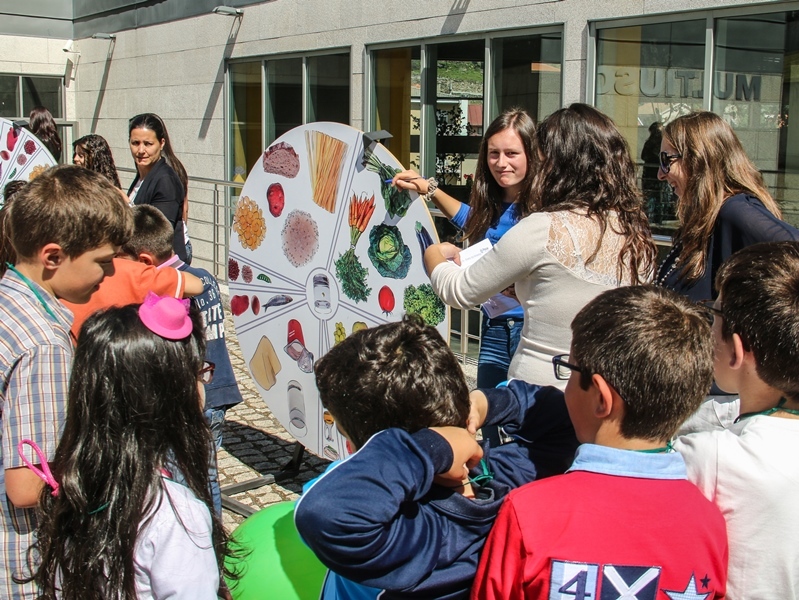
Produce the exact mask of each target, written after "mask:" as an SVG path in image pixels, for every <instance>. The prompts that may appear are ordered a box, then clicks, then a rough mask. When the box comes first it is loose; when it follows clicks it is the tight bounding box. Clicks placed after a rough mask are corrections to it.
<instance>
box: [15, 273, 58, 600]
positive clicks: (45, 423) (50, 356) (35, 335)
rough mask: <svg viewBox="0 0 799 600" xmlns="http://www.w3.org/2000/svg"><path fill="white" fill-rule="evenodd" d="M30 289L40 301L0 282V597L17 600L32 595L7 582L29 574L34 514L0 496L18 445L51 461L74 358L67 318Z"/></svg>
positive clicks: (19, 283)
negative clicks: (25, 444)
mask: <svg viewBox="0 0 799 600" xmlns="http://www.w3.org/2000/svg"><path fill="white" fill-rule="evenodd" d="M30 285H31V286H34V287H35V288H36V289H37V291H38V293H39V295H40V296H41V298H42V300H41V301H40V300H39V298H37V297H36V294H35V293H34V292H33V291H32V290H31V288H29V287H28V285H27V284H26V282H25V281H23V280H22V279H21V278H20V277H19V275H17V274H16V273H14V272H13V271H10V270H9V271H8V272H7V273H6V274H5V276H4V277H3V279H2V280H0V441H1V442H2V443H0V459H2V469H0V499H2V501H0V597H2V598H9V599H15V600H16V599H28V598H35V597H36V595H37V593H36V586H34V585H33V584H25V585H19V584H16V583H14V582H13V580H12V578H11V577H12V575H20V574H25V575H29V573H28V569H27V568H26V567H25V565H26V559H27V556H26V555H27V549H28V546H30V544H31V542H32V541H33V531H34V529H35V527H36V522H35V519H34V509H32V508H17V507H15V506H14V505H13V504H11V502H10V501H9V500H8V498H7V497H6V486H5V470H6V469H13V468H16V467H23V466H24V463H23V462H22V459H21V458H20V456H19V453H18V452H17V444H18V443H19V441H20V440H23V439H30V440H33V441H34V442H36V443H37V444H38V445H39V447H40V448H41V449H42V450H43V451H44V452H45V454H46V455H47V456H48V457H52V456H53V455H54V454H55V449H56V446H57V445H58V441H59V438H60V436H61V430H62V427H63V425H64V420H65V418H66V406H67V390H68V385H69V372H70V368H71V365H72V352H73V348H72V342H71V340H70V337H69V328H70V325H71V323H72V313H71V312H70V311H69V310H67V309H66V308H64V306H62V305H61V304H60V303H59V302H58V301H57V300H56V299H55V298H54V297H53V296H51V295H50V294H49V293H47V292H46V291H45V290H44V289H42V288H41V287H40V286H38V285H37V284H35V283H33V282H31V283H30ZM42 301H43V302H46V303H47V305H48V306H49V308H50V311H52V313H53V315H55V318H53V316H52V315H50V314H48V312H47V311H46V310H45V308H44V306H43V305H42ZM26 452H27V454H26V456H27V457H28V460H30V461H31V462H32V463H34V464H35V463H38V462H39V460H38V459H37V458H36V456H35V455H34V453H33V452H32V451H31V450H30V448H26Z"/></svg>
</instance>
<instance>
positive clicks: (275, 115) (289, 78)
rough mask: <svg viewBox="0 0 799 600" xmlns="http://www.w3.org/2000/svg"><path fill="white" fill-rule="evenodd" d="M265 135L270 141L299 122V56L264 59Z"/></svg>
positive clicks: (300, 110)
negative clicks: (265, 61)
mask: <svg viewBox="0 0 799 600" xmlns="http://www.w3.org/2000/svg"><path fill="white" fill-rule="evenodd" d="M266 107H267V111H266V138H267V143H272V142H273V141H274V140H276V139H277V138H279V137H280V136H281V135H283V134H284V133H286V132H287V131H290V130H292V129H294V128H295V127H297V126H298V125H302V123H303V119H302V59H301V58H287V59H283V60H270V61H267V63H266Z"/></svg>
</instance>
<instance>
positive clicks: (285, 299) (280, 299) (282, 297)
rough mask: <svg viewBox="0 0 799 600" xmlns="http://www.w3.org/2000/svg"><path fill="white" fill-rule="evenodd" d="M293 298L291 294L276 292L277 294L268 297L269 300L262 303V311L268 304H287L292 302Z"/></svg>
mask: <svg viewBox="0 0 799 600" xmlns="http://www.w3.org/2000/svg"><path fill="white" fill-rule="evenodd" d="M293 301H294V298H292V297H291V296H287V295H286V294H278V295H277V296H272V297H271V298H269V301H268V302H267V303H266V304H264V305H263V309H264V312H266V309H267V308H269V307H270V306H283V305H284V304H288V303H289V302H293Z"/></svg>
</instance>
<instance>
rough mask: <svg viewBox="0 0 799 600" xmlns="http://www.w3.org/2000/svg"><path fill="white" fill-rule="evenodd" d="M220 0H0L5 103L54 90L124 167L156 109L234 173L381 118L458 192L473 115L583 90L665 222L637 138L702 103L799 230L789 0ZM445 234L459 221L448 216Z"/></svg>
mask: <svg viewBox="0 0 799 600" xmlns="http://www.w3.org/2000/svg"><path fill="white" fill-rule="evenodd" d="M227 4H228V5H229V7H230V8H231V10H228V11H225V10H224V8H223V9H222V11H221V12H213V10H214V9H215V7H216V6H217V2H216V1H210V2H207V1H204V0H198V1H195V2H191V3H189V2H179V1H178V0H163V1H161V2H152V1H143V2H140V1H133V0H73V1H63V2H54V1H47V0H29V1H28V2H25V3H24V6H22V5H23V3H20V2H18V1H14V0H0V17H2V18H0V116H4V117H9V118H19V117H25V116H27V112H28V111H29V110H30V108H32V106H33V105H34V104H37V103H40V104H45V105H47V106H48V107H49V108H50V109H51V110H52V111H53V112H54V114H55V115H56V116H57V117H58V119H59V122H60V123H61V124H62V132H63V133H64V136H65V137H66V138H67V139H66V142H67V144H68V143H69V142H70V141H71V140H72V139H74V138H76V137H77V136H79V135H83V134H86V133H90V132H93V133H99V134H100V135H103V136H104V137H106V138H107V139H108V140H109V142H110V144H111V146H112V148H113V150H114V153H115V157H116V161H117V164H118V165H120V166H132V161H130V159H128V156H129V154H128V149H127V143H126V140H127V123H128V119H129V118H130V117H131V116H133V115H135V114H138V113H141V112H156V113H158V114H159V115H161V116H162V117H163V118H164V120H165V122H166V123H167V125H168V128H169V132H170V136H171V138H172V141H173V145H174V146H175V149H176V152H177V154H178V156H179V157H180V158H181V160H182V161H183V162H184V164H185V165H186V167H187V170H188V172H189V175H190V176H193V177H195V178H197V177H206V178H213V179H219V180H232V181H239V182H241V181H243V180H244V178H246V174H247V173H248V172H249V170H250V169H251V168H252V167H253V165H254V164H255V162H256V161H257V160H258V158H259V157H260V154H261V152H262V151H263V148H264V147H266V146H267V145H268V144H270V143H271V142H273V141H274V140H275V139H277V138H278V137H279V136H280V135H281V134H282V133H284V132H285V131H288V130H289V129H291V128H293V127H295V126H297V125H300V124H302V123H306V122H311V121H320V120H327V121H337V122H342V123H347V124H350V125H352V126H353V127H356V128H360V129H363V130H367V131H368V130H377V129H385V130H388V131H389V132H390V133H391V134H392V135H393V138H392V139H390V140H388V141H387V142H386V145H387V146H388V147H389V149H390V150H391V151H392V152H393V153H394V154H395V156H397V158H398V159H399V160H400V162H401V163H402V164H406V165H409V166H413V167H414V168H416V169H418V170H419V171H420V172H422V173H424V174H426V175H427V174H432V173H436V174H437V175H438V177H439V179H441V180H442V182H443V183H442V185H446V186H447V189H448V191H451V192H452V193H453V195H456V196H457V195H461V197H464V198H465V197H467V195H468V190H469V187H470V184H471V181H470V179H471V176H472V174H473V173H474V161H475V158H476V152H477V148H478V144H479V140H480V134H481V131H482V127H483V124H484V123H488V122H490V121H491V119H492V118H494V117H495V116H496V115H497V114H499V113H500V112H501V111H502V110H504V109H505V108H508V107H511V106H522V107H524V108H526V109H527V110H528V111H529V112H530V113H531V114H532V115H534V116H535V117H536V118H537V119H541V118H543V117H544V116H546V115H547V114H549V113H551V112H552V111H553V110H555V109H557V108H559V107H561V106H565V105H568V104H570V103H572V102H587V103H589V104H592V105H595V106H597V107H598V108H600V109H601V110H603V111H604V112H606V113H607V114H608V115H610V116H611V117H612V118H613V119H614V120H615V121H616V123H617V124H618V125H619V126H620V127H621V129H622V131H623V132H624V134H625V136H626V138H627V140H628V142H629V143H630V147H631V150H632V152H633V155H634V156H635V157H636V158H638V159H639V162H640V164H641V167H642V169H641V173H642V187H643V188H644V190H645V195H646V197H647V203H648V209H649V212H650V218H651V220H652V222H653V225H654V227H655V230H656V232H658V233H661V234H664V235H668V233H669V232H670V231H671V230H672V229H673V227H674V224H675V220H674V219H675V218H674V206H673V199H672V198H671V194H670V190H668V189H664V188H663V186H661V185H659V184H658V183H657V182H656V181H652V180H651V175H650V176H649V179H647V175H646V169H645V168H644V165H645V163H646V162H647V161H646V160H645V157H642V151H643V149H644V144H645V142H646V140H647V138H648V137H649V135H650V128H651V127H652V126H653V124H654V123H657V122H660V123H665V122H668V121H669V120H670V119H673V118H675V117H676V116H678V115H680V114H684V113H686V112H688V111H690V110H694V109H706V110H712V111H714V112H716V113H718V114H720V115H722V116H723V117H724V118H725V119H726V120H728V122H729V123H730V124H731V125H732V126H733V127H734V128H735V130H736V132H737V133H738V135H739V137H740V138H741V140H742V141H743V143H744V146H745V148H746V150H747V152H748V153H749V155H750V156H751V157H752V158H753V159H754V161H755V163H756V164H757V166H758V167H759V168H760V169H761V170H762V171H763V173H764V175H765V178H766V181H767V183H768V185H769V186H770V188H771V190H772V192H773V194H774V196H775V197H776V198H777V199H778V200H780V202H782V204H783V208H784V210H785V215H786V219H787V220H789V221H791V222H792V223H794V224H799V143H797V142H799V140H798V139H797V138H799V123H797V124H796V125H794V126H792V123H791V120H790V118H789V117H790V104H791V100H792V97H793V95H794V94H797V95H799V2H778V1H769V2H752V1H747V0H673V1H671V2H668V3H663V2H656V1H654V0H624V1H618V0H483V1H477V0H450V1H449V2H422V1H419V0H403V1H397V0H382V1H381V2H372V3H369V2H365V1H363V0H355V1H352V0H350V1H343V0H305V1H303V2H298V1H296V0H271V1H268V2H227ZM226 12H227V13H231V14H225V13H226ZM108 34H113V36H114V37H111V36H110V35H108ZM70 39H71V40H73V42H72V44H71V45H69V44H68V41H69V40H70ZM65 155H68V152H65ZM650 160H651V159H650ZM210 193H211V192H210V191H208V190H205V191H203V190H197V191H195V192H193V196H192V195H191V194H190V197H192V200H194V197H197V198H199V201H198V207H199V208H198V209H197V211H198V212H197V213H196V214H194V215H193V218H197V219H198V224H197V225H193V226H194V227H195V231H197V232H198V233H199V234H200V235H199V236H198V237H199V248H198V247H197V244H196V245H195V248H196V250H197V252H198V255H199V256H201V257H202V256H209V257H210V256H213V255H214V251H213V249H212V248H211V245H212V243H213V241H214V240H216V239H218V238H219V236H211V235H210V234H205V233H203V229H202V228H203V227H206V226H209V225H208V224H209V223H213V222H215V221H217V220H218V215H217V214H213V213H214V211H215V209H214V207H213V203H212V202H207V203H204V201H203V197H204V196H207V195H208V194H210ZM230 193H232V195H233V197H234V198H235V190H233V191H232V192H230ZM193 210H194V209H193ZM223 220H224V219H223ZM203 223H204V224H203ZM439 233H440V234H441V235H442V236H443V237H453V236H454V235H455V232H454V231H452V230H449V229H447V226H446V224H443V223H442V225H441V227H440V230H439ZM204 244H205V247H204ZM216 258H218V254H217V256H216ZM217 262H220V261H217ZM220 264H221V263H220ZM218 274H219V275H224V273H218ZM467 328H468V327H467Z"/></svg>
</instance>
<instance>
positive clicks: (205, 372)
mask: <svg viewBox="0 0 799 600" xmlns="http://www.w3.org/2000/svg"><path fill="white" fill-rule="evenodd" d="M214 369H216V365H215V364H214V363H212V362H208V361H205V362H204V363H203V368H202V369H200V373H199V375H198V378H199V380H200V381H202V382H203V383H204V384H205V385H208V384H209V383H211V382H212V381H213V380H214Z"/></svg>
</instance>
